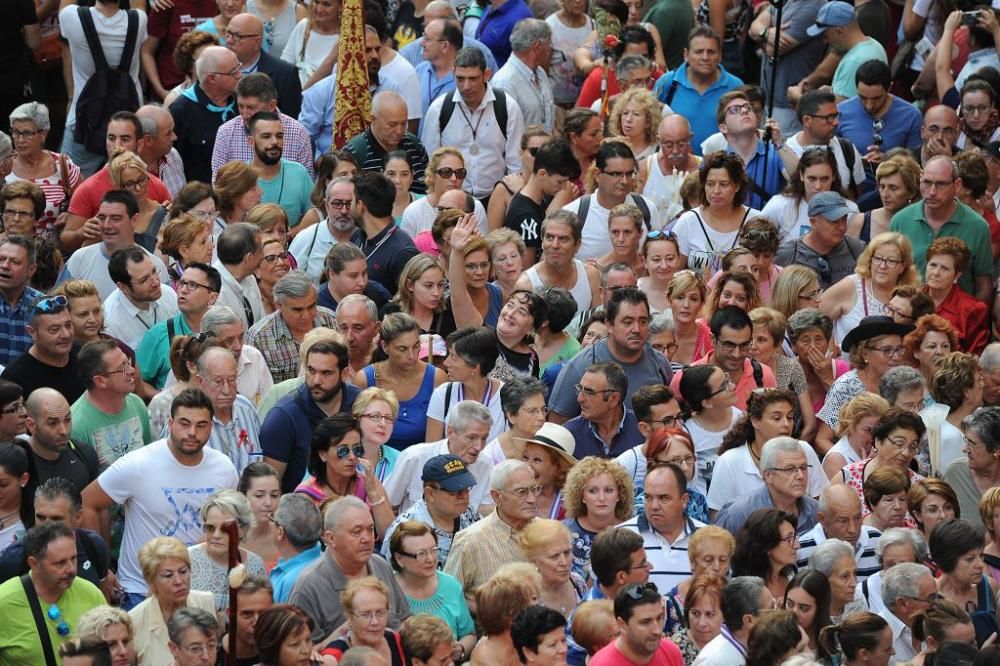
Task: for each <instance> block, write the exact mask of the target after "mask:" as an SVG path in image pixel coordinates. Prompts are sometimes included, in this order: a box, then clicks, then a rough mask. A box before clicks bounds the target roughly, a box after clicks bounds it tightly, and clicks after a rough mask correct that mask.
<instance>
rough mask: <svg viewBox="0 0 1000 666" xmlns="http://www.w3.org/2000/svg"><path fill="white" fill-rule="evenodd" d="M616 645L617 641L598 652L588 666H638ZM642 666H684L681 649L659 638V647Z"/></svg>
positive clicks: (666, 639)
mask: <svg viewBox="0 0 1000 666" xmlns="http://www.w3.org/2000/svg"><path fill="white" fill-rule="evenodd" d="M617 643H618V641H612V642H610V643H608V644H607V645H605V646H604V647H603V648H601V649H600V650H598V651H597V654H595V655H594V656H593V657H592V658H591V660H590V666H639V664H638V662H634V661H632V660H630V659H629V658H628V657H626V656H625V655H624V654H622V652H621V650H619V649H618V645H617ZM644 666H684V657H683V656H682V655H681V649H680V648H679V647H677V646H676V645H674V643H673V642H672V641H671V640H670V639H669V638H661V639H660V647H659V648H657V650H656V652H655V653H654V654H653V658H652V659H650V660H649V661H647V662H645V665H644Z"/></svg>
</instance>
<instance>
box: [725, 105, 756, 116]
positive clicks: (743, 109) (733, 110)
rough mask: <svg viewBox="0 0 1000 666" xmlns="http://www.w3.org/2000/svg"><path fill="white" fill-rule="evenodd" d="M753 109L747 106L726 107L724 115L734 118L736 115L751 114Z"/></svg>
mask: <svg viewBox="0 0 1000 666" xmlns="http://www.w3.org/2000/svg"><path fill="white" fill-rule="evenodd" d="M752 112H753V107H752V106H750V105H749V104H733V105H732V106H729V107H726V115H729V116H735V115H737V114H743V113H752Z"/></svg>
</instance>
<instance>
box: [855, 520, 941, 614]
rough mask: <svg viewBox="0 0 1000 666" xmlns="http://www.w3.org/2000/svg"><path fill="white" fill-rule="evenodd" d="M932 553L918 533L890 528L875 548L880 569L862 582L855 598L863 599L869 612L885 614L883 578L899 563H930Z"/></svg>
mask: <svg viewBox="0 0 1000 666" xmlns="http://www.w3.org/2000/svg"><path fill="white" fill-rule="evenodd" d="M929 555H930V551H929V549H928V548H927V541H926V540H925V539H924V535H923V534H921V533H920V531H919V530H915V529H910V528H908V527H890V528H889V529H887V530H886V531H885V532H883V533H882V535H881V536H880V537H879V538H878V541H877V542H876V544H875V557H876V558H877V559H878V563H879V566H880V567H881V569H879V571H877V572H876V573H874V574H872V575H871V576H869V577H868V578H866V579H865V580H862V581H859V582H858V586H857V589H856V590H855V595H854V596H855V598H861V597H864V600H865V603H866V604H868V610H870V611H871V612H873V613H878V614H880V615H881V614H883V613H884V612H885V603H884V602H883V601H882V577H883V576H884V575H885V572H887V571H888V570H889V569H892V568H893V567H894V566H896V565H897V564H899V563H900V562H916V563H917V564H922V563H924V562H926V561H927V558H928V557H929Z"/></svg>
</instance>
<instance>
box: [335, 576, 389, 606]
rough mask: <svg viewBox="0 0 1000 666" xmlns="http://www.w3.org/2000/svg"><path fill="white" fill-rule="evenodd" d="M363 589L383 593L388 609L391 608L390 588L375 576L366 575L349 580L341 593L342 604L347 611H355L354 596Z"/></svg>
mask: <svg viewBox="0 0 1000 666" xmlns="http://www.w3.org/2000/svg"><path fill="white" fill-rule="evenodd" d="M362 590H371V591H372V592H378V593H379V594H381V595H382V596H383V597H385V607H386V610H388V609H389V605H390V604H389V602H390V596H389V588H388V587H386V584H385V583H383V582H382V581H380V580H379V579H378V578H376V577H375V576H365V577H364V578H355V579H354V580H352V581H351V582H349V583H348V584H347V587H345V588H344V591H343V592H341V593H340V605H341V606H343V607H344V610H345V611H347V612H348V613H353V612H354V597H356V596H357V595H358V592H361V591H362Z"/></svg>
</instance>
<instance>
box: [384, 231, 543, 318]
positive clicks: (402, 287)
mask: <svg viewBox="0 0 1000 666" xmlns="http://www.w3.org/2000/svg"><path fill="white" fill-rule="evenodd" d="M522 244H523V242H522ZM432 269H437V270H439V271H441V276H442V277H443V278H446V277H448V272H447V271H446V270H445V269H444V264H443V263H441V260H440V259H438V258H437V257H435V256H432V255H429V254H426V253H423V252H421V253H420V254H418V255H415V256H413V257H411V258H410V260H409V261H407V262H406V265H405V266H403V270H402V272H400V274H399V285H398V287H399V289H397V290H396V295H395V296H394V297H393V299H392V300H393V302H394V303H399V309H400V311H401V312H406V313H407V314H409V313H411V312H413V293H412V292H411V291H410V289H409V288H408V287H407V286H406V283H407V282H413V283H416V281H417V280H419V279H420V276H421V275H423V274H424V273H426V272H427V271H429V270H432ZM446 305H447V303H446V301H445V299H443V298H442V299H441V302H440V303H439V304H438V306H437V308H436V310H435V313H437V312H444V309H445V307H446Z"/></svg>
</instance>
